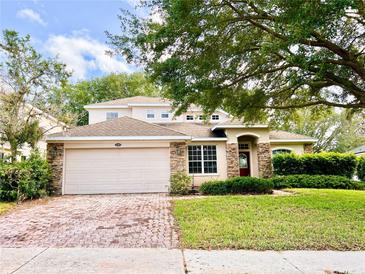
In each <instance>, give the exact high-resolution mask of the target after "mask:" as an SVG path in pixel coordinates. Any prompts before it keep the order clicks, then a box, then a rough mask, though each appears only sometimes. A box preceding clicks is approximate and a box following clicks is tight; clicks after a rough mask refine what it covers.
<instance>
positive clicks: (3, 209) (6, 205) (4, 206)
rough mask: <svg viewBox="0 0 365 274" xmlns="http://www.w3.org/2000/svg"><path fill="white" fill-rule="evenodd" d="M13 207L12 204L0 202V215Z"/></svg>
mask: <svg viewBox="0 0 365 274" xmlns="http://www.w3.org/2000/svg"><path fill="white" fill-rule="evenodd" d="M14 205H15V204H14V203H9V202H0V215H1V214H3V213H5V212H6V211H8V210H9V209H10V208H12V207H13V206H14Z"/></svg>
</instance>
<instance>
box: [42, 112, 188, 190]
mask: <svg viewBox="0 0 365 274" xmlns="http://www.w3.org/2000/svg"><path fill="white" fill-rule="evenodd" d="M189 139H190V136H187V135H185V134H183V133H180V132H178V131H175V130H171V129H168V128H166V127H163V126H159V125H155V124H151V123H148V122H144V121H141V120H137V119H134V118H131V117H127V116H123V117H121V118H118V119H113V120H108V121H105V122H100V123H95V124H91V125H86V126H80V127H75V128H72V129H69V130H67V131H64V132H59V133H55V134H51V135H48V136H47V143H48V145H47V153H48V156H47V158H48V162H49V163H50V165H51V167H52V171H53V174H52V177H53V178H52V182H51V189H52V191H53V192H54V193H58V194H104V193H105V194H109V193H149V192H168V190H169V185H170V183H169V181H170V170H171V166H170V162H171V163H173V165H172V166H174V163H175V162H176V160H175V161H170V159H171V157H174V156H173V155H174V153H175V152H176V151H175V150H176V149H175V148H174V149H171V146H172V144H174V143H176V142H178V143H179V142H180V143H181V142H182V143H185V141H186V140H189ZM173 147H174V146H173ZM180 158H181V155H180ZM181 159H184V158H181ZM179 161H180V160H179Z"/></svg>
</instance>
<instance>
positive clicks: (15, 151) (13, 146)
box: [10, 142, 18, 163]
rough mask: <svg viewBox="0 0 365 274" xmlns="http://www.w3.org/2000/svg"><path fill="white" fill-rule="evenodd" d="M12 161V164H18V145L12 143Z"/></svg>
mask: <svg viewBox="0 0 365 274" xmlns="http://www.w3.org/2000/svg"><path fill="white" fill-rule="evenodd" d="M10 152H11V156H10V160H11V162H12V163H15V162H16V156H17V155H18V144H17V143H16V142H10Z"/></svg>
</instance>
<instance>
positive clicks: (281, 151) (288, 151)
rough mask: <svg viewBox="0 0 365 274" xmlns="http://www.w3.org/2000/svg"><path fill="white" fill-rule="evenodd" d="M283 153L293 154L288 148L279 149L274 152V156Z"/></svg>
mask: <svg viewBox="0 0 365 274" xmlns="http://www.w3.org/2000/svg"><path fill="white" fill-rule="evenodd" d="M283 153H292V151H291V150H290V149H287V148H278V149H274V150H273V151H272V154H273V155H276V154H283Z"/></svg>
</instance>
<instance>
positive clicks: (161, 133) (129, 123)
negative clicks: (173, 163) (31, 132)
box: [47, 116, 190, 140]
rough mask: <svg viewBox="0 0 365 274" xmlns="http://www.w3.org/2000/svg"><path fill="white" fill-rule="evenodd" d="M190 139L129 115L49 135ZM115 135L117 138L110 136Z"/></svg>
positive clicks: (78, 137) (48, 138) (182, 134)
mask: <svg viewBox="0 0 365 274" xmlns="http://www.w3.org/2000/svg"><path fill="white" fill-rule="evenodd" d="M92 137H95V138H94V139H96V138H97V139H100V137H105V138H106V139H107V138H109V139H116V138H121V139H128V138H129V139H141V140H144V139H145V140H149V139H151V140H152V139H163V138H167V139H190V136H187V135H185V134H184V133H181V132H178V131H176V130H173V129H169V128H166V127H163V126H160V125H156V124H151V123H148V122H144V121H141V120H138V119H134V118H131V117H128V116H123V117H121V118H119V119H113V120H109V121H104V122H100V123H95V124H91V125H86V126H80V127H75V128H72V129H69V130H67V131H64V132H58V133H54V134H50V135H48V136H47V140H82V139H83V138H84V139H87V140H90V139H93V138H92ZM110 137H115V138H110Z"/></svg>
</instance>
